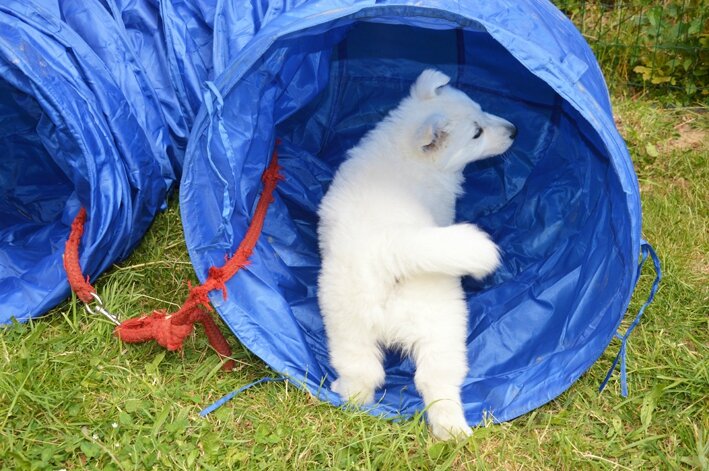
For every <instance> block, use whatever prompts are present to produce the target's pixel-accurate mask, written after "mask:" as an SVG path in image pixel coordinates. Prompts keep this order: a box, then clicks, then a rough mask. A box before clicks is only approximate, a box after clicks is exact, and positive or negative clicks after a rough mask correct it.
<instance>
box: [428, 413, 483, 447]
mask: <svg viewBox="0 0 709 471" xmlns="http://www.w3.org/2000/svg"><path fill="white" fill-rule="evenodd" d="M430 425H431V434H432V435H433V436H434V437H435V438H436V439H438V440H461V441H465V440H466V439H467V438H468V437H469V436H470V435H472V433H473V432H472V430H471V429H470V426H469V425H468V423H467V422H466V421H465V419H464V418H454V417H450V418H445V417H440V418H438V419H437V420H432V421H431V423H430Z"/></svg>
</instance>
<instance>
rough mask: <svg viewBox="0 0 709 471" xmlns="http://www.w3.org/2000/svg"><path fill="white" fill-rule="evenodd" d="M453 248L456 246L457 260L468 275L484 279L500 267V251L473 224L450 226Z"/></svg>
mask: <svg viewBox="0 0 709 471" xmlns="http://www.w3.org/2000/svg"><path fill="white" fill-rule="evenodd" d="M450 229H451V230H452V233H453V240H454V244H453V246H454V247H455V246H457V250H458V253H459V257H460V258H459V260H460V262H461V263H462V264H463V268H464V270H465V271H466V273H468V274H469V275H471V276H473V277H474V278H477V279H482V278H485V277H486V276H487V275H489V274H491V273H493V272H494V271H495V270H497V269H498V268H499V266H500V249H499V248H498V247H497V245H496V244H495V243H494V242H493V241H492V240H491V239H490V236H489V235H488V234H487V233H485V232H484V231H482V230H480V229H479V228H478V227H477V226H476V225H474V224H456V225H454V226H451V227H450Z"/></svg>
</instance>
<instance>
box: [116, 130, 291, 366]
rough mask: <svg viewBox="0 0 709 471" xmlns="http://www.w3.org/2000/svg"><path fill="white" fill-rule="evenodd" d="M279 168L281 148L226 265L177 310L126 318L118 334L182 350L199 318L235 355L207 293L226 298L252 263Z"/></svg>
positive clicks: (217, 344)
mask: <svg viewBox="0 0 709 471" xmlns="http://www.w3.org/2000/svg"><path fill="white" fill-rule="evenodd" d="M276 145H278V142H277V143H276ZM279 170H280V167H279V165H278V152H277V150H276V149H274V151H273V156H272V158H271V163H270V164H269V166H268V168H267V169H266V170H265V171H264V173H263V176H262V177H261V179H262V181H263V192H262V194H261V197H260V198H259V201H258V203H257V205H256V210H255V212H254V215H253V218H252V220H251V224H250V225H249V228H248V229H247V231H246V235H245V236H244V239H243V240H242V241H241V244H240V245H239V247H238V248H237V250H236V252H235V253H234V255H232V256H231V257H229V258H227V259H226V263H224V265H223V266H221V267H211V268H210V269H209V276H208V277H207V279H206V280H205V282H204V284H202V285H199V286H195V287H190V292H189V295H188V296H187V299H186V300H185V302H184V304H183V305H182V307H181V308H180V310H179V311H177V312H176V313H174V314H170V315H168V314H166V313H165V311H153V312H152V313H151V314H150V315H147V316H142V317H139V318H136V319H129V320H127V321H124V322H122V323H121V325H119V326H118V327H116V335H118V337H119V338H120V339H121V340H123V341H124V342H127V343H136V342H145V341H147V340H153V339H154V340H155V341H157V342H158V343H159V344H160V345H162V346H163V347H165V348H167V349H168V350H178V349H180V348H182V344H183V342H184V339H185V338H186V337H187V336H188V335H189V334H190V332H192V328H193V326H194V323H195V322H199V323H201V324H202V325H203V326H204V330H205V332H206V334H207V338H208V339H209V342H210V343H211V345H212V347H213V348H214V349H215V350H216V351H217V352H218V353H219V354H220V355H222V356H225V357H226V356H230V355H231V349H230V348H229V344H228V343H227V342H226V339H225V338H224V336H223V335H222V334H221V332H220V331H219V329H218V328H217V326H216V324H215V323H214V320H213V319H212V318H211V316H210V315H209V314H208V313H207V312H206V311H205V309H206V310H208V311H213V309H212V306H211V305H210V303H209V297H208V296H207V295H208V293H209V292H210V291H213V290H220V291H221V292H222V296H224V299H226V298H227V291H226V282H227V281H229V280H230V279H231V277H233V276H234V275H235V274H236V273H237V272H238V271H239V270H240V269H241V268H242V267H245V266H246V265H248V263H249V257H251V254H252V252H253V250H254V248H255V247H256V243H257V242H258V238H259V236H260V235H261V230H262V229H263V223H264V220H265V218H266V212H267V211H268V206H269V205H270V204H271V202H272V201H273V191H274V190H275V188H276V184H277V183H278V180H282V179H283V177H282V176H281V175H280V174H279ZM233 367H234V362H233V360H230V361H228V362H226V363H225V364H224V365H223V368H224V369H225V370H231V369H232V368H233Z"/></svg>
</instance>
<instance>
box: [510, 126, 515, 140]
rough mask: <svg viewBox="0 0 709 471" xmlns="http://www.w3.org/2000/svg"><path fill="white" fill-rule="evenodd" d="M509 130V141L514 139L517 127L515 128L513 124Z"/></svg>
mask: <svg viewBox="0 0 709 471" xmlns="http://www.w3.org/2000/svg"><path fill="white" fill-rule="evenodd" d="M509 130H510V139H514V138H515V137H517V126H515V125H514V124H513V125H512V126H511V127H510V128H509Z"/></svg>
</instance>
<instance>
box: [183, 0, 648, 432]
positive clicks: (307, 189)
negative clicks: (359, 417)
mask: <svg viewBox="0 0 709 471" xmlns="http://www.w3.org/2000/svg"><path fill="white" fill-rule="evenodd" d="M419 3H420V2H415V1H405V0H397V1H376V2H375V1H344V0H339V1H338V0H320V1H318V0H313V1H309V2H306V3H304V4H302V5H300V6H292V8H290V9H288V11H285V10H284V11H282V12H281V14H280V16H278V17H276V18H273V19H271V20H270V22H268V23H266V24H263V25H262V29H261V30H260V31H259V32H258V33H256V34H255V35H254V36H253V37H252V39H251V41H250V42H249V43H248V44H246V45H245V46H243V49H241V51H240V52H239V53H238V55H237V56H236V57H235V59H234V60H233V61H232V62H231V63H230V64H229V66H228V67H226V69H225V70H224V72H223V73H222V74H221V75H220V76H219V77H218V78H217V80H216V81H215V85H214V88H215V90H214V91H210V92H209V93H208V94H207V95H206V100H207V106H205V107H204V108H203V109H202V110H201V112H200V114H199V115H198V116H197V119H196V121H195V125H194V128H193V131H192V134H191V139H190V145H189V147H188V149H187V153H186V156H185V166H184V173H183V177H182V189H181V210H182V215H183V224H184V228H185V238H186V241H187V246H188V249H189V252H190V256H191V258H192V261H193V264H194V266H195V269H196V271H197V274H198V276H199V277H200V279H202V280H204V279H206V276H207V271H208V269H209V267H210V266H212V265H221V264H222V263H223V260H224V255H225V254H228V253H232V252H233V251H234V250H235V248H236V247H237V246H238V243H239V241H240V240H241V238H242V237H243V235H244V233H245V231H246V228H247V225H248V221H249V219H250V215H251V213H252V211H253V208H254V205H255V202H256V199H257V197H258V195H259V193H260V191H261V183H260V175H261V173H262V171H263V170H264V168H265V167H266V165H267V164H268V160H269V157H270V154H271V150H272V147H273V144H274V140H275V137H276V136H278V137H280V138H282V139H283V144H282V145H281V148H280V161H281V164H282V165H283V168H284V170H283V173H284V175H285V177H286V179H285V181H283V182H281V183H280V184H279V187H278V188H277V190H276V197H275V201H274V203H273V204H272V206H271V208H270V210H269V213H268V216H267V219H266V224H265V227H264V234H263V235H262V237H261V239H260V241H259V243H258V245H257V247H256V250H255V252H254V255H253V258H252V263H251V265H250V266H249V267H248V269H246V270H243V271H241V272H240V273H239V274H238V275H237V276H236V277H235V278H233V279H232V280H231V281H230V282H229V283H228V284H227V288H228V290H229V297H228V299H227V300H224V299H222V297H221V295H220V294H215V295H213V296H212V302H213V303H214V305H215V306H216V308H217V310H218V311H219V313H220V315H221V316H222V317H223V319H224V320H225V322H226V323H227V324H228V325H229V326H230V328H231V329H232V330H233V332H234V333H235V334H236V335H237V336H238V338H239V339H240V340H241V342H242V343H243V344H244V345H245V346H246V347H248V348H249V349H250V350H251V351H253V352H254V353H255V354H257V355H258V356H259V357H261V358H262V359H263V360H264V361H266V362H267V363H268V364H269V365H270V366H271V367H273V368H274V369H275V370H276V371H278V372H279V373H281V374H283V375H285V376H287V377H289V379H290V380H291V381H293V382H295V383H296V384H298V383H300V384H301V385H302V386H303V387H305V388H307V389H309V390H310V391H311V392H312V393H313V394H315V395H317V396H318V397H320V398H321V399H323V400H327V401H330V402H332V403H333V404H340V399H339V397H338V396H337V395H336V394H334V393H332V392H331V391H330V389H329V387H330V382H331V381H332V380H333V378H334V376H335V373H334V371H333V369H332V368H331V366H330V365H329V362H328V358H327V344H326V337H325V333H324V329H323V326H322V320H321V316H320V312H319V310H318V306H317V297H316V296H317V289H316V288H317V287H316V277H317V272H318V268H319V255H318V251H317V239H316V224H317V218H316V215H315V211H316V208H317V205H318V202H319V200H320V199H321V197H322V195H323V194H324V192H325V191H326V190H327V186H328V184H329V182H330V180H331V178H332V176H333V173H334V171H335V170H336V168H337V166H338V165H339V163H341V161H342V159H343V156H344V152H345V150H346V149H348V148H349V147H351V146H352V145H354V144H355V143H356V142H357V140H358V139H359V138H360V137H361V136H362V135H363V134H364V133H365V132H366V131H367V130H368V129H371V128H372V127H373V126H374V125H375V123H376V122H378V121H379V120H380V119H381V118H382V117H383V116H384V115H385V113H386V112H387V111H388V110H389V109H391V108H392V107H394V106H395V105H396V104H397V103H398V102H399V100H400V99H401V98H402V97H403V96H404V95H405V94H406V93H407V92H408V87H409V86H410V84H411V83H412V81H413V80H414V79H415V77H416V76H417V75H418V73H420V71H421V70H422V69H424V68H425V67H430V66H436V67H438V68H440V69H441V70H443V71H444V72H446V73H447V74H449V75H450V76H451V77H453V83H454V84H455V85H456V86H457V87H460V88H462V89H463V90H465V91H466V92H467V93H468V94H470V96H471V97H473V98H474V99H476V100H477V101H479V102H480V103H481V104H482V106H483V108H485V109H487V110H489V111H491V112H492V113H495V114H498V115H501V116H503V117H505V118H507V119H509V120H510V121H512V122H513V123H515V124H516V125H517V127H518V129H519V135H518V138H517V140H516V142H515V144H514V145H513V147H512V148H511V149H510V151H508V153H507V154H506V155H505V156H504V157H502V158H497V159H490V160H487V161H484V162H480V163H478V164H476V165H474V166H471V167H470V168H469V169H468V170H467V173H466V177H467V182H466V191H467V193H466V195H465V196H464V197H463V198H462V200H461V201H460V204H459V205H458V211H457V213H458V219H459V220H470V221H474V222H475V223H477V224H479V225H480V226H482V227H483V228H485V229H486V230H487V231H489V232H490V233H491V234H492V236H493V238H494V240H495V241H497V242H498V244H500V246H501V248H502V250H503V253H504V256H503V260H504V266H503V267H502V268H501V269H500V270H499V271H498V272H497V273H496V274H495V275H494V276H492V277H490V279H488V280H485V281H484V282H482V283H480V282H474V281H472V280H469V279H466V280H465V281H464V286H465V289H466V294H467V299H468V306H469V308H470V326H469V336H468V347H469V360H470V372H469V374H468V377H467V378H466V381H465V384H464V386H463V402H464V405H465V411H466V417H467V419H468V421H469V423H471V424H477V423H479V422H480V421H481V420H483V418H484V417H485V416H490V415H491V416H492V417H493V418H494V420H497V421H504V420H510V419H512V418H514V417H517V416H519V415H521V414H524V413H525V412H528V411H530V410H532V409H534V408H535V407H538V406H540V405H542V404H544V403H546V402H548V401H549V400H551V399H553V398H554V397H556V396H558V395H559V394H561V393H562V392H563V391H565V390H566V389H567V388H568V387H569V386H570V385H571V384H572V383H573V382H574V381H575V380H576V379H577V378H578V377H579V376H580V375H581V374H582V373H583V372H585V371H586V370H587V369H588V368H589V367H590V365H591V364H592V363H593V362H594V361H595V360H596V359H597V358H598V357H599V356H600V355H601V353H602V352H603V350H604V349H605V348H606V347H607V346H608V344H609V342H610V341H611V339H612V337H613V335H614V334H615V332H616V330H617V328H618V326H619V325H620V322H621V320H622V316H623V313H624V312H625V310H626V309H627V306H628V303H629V300H630V296H631V294H632V290H633V287H634V286H635V283H636V278H637V265H638V254H639V248H640V223H641V221H640V202H639V195H638V187H637V180H636V177H635V174H634V172H633V169H632V164H631V161H630V158H629V156H628V153H627V150H626V148H625V145H624V143H623V141H622V139H621V138H620V136H619V134H618V132H617V130H616V129H615V126H614V124H613V120H612V114H611V109H610V103H609V100H608V94H607V90H606V87H605V83H604V81H603V77H602V75H601V73H600V70H599V68H598V65H597V63H596V61H595V59H594V57H593V54H592V53H591V50H590V48H589V47H588V46H587V44H586V43H585V42H584V40H583V38H582V37H581V35H580V34H579V33H578V32H577V31H576V29H575V28H574V27H573V25H572V24H571V23H570V22H569V21H568V19H566V18H565V17H564V16H563V14H561V13H560V12H558V11H557V10H556V9H555V8H554V7H553V6H552V5H551V4H550V3H548V2H545V1H530V2H516V1H496V2H487V1H469V2H458V1H454V0H431V1H429V2H426V6H425V7H421V6H420V5H419ZM243 20H244V21H245V22H246V25H245V26H242V27H241V28H242V29H241V30H242V31H248V26H249V25H248V22H249V21H250V20H249V19H248V18H246V19H243ZM254 24H255V23H254ZM215 50H216V49H215ZM220 60H224V59H223V58H215V60H214V61H215V64H216V63H218V61H220ZM385 367H386V371H387V381H386V384H385V385H384V387H383V388H382V389H381V390H380V391H378V396H377V400H378V402H377V404H376V405H375V406H373V407H372V408H371V412H372V413H373V414H384V415H389V416H392V415H399V414H403V415H409V414H413V413H415V412H416V411H418V410H421V408H422V406H423V405H422V402H421V399H420V397H419V396H418V394H417V393H416V391H415V387H414V384H413V365H412V364H411V362H410V360H408V359H405V358H400V357H399V356H398V355H396V354H395V353H392V354H390V355H389V356H388V357H387V358H386V361H385Z"/></svg>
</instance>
